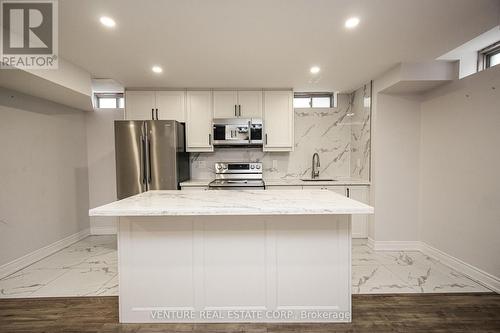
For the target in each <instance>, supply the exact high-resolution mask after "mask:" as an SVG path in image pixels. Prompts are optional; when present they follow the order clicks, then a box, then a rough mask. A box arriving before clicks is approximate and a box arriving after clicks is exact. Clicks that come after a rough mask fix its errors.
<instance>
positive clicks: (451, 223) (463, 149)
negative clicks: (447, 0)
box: [420, 66, 500, 277]
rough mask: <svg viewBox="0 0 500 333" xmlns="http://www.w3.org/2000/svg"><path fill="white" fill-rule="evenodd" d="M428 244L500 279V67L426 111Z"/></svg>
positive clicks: (432, 101)
mask: <svg viewBox="0 0 500 333" xmlns="http://www.w3.org/2000/svg"><path fill="white" fill-rule="evenodd" d="M421 110H422V111H421V112H422V113H421V114H422V116H421V133H422V136H421V137H422V141H421V146H420V148H421V150H420V156H421V170H420V179H421V188H420V201H421V204H420V224H421V225H420V238H421V240H422V241H423V242H425V243H428V244H430V245H431V246H433V247H436V248H438V249H439V250H441V251H444V252H446V253H448V254H450V255H452V256H454V257H456V258H459V259H461V260H463V261H465V262H467V263H469V264H471V265H474V266H476V267H478V268H480V269H482V270H484V271H486V272H488V273H489V274H492V275H494V276H497V277H500V259H499V258H498V255H499V254H500V175H499V172H500V153H499V152H500V66H497V67H496V68H495V67H494V68H491V69H489V70H486V71H483V72H480V73H478V74H474V75H471V76H469V77H467V78H464V79H462V80H459V81H455V82H453V83H452V84H449V85H447V86H444V87H441V88H439V89H436V90H434V91H432V92H431V93H430V94H427V95H426V96H425V101H424V102H423V103H422V106H421Z"/></svg>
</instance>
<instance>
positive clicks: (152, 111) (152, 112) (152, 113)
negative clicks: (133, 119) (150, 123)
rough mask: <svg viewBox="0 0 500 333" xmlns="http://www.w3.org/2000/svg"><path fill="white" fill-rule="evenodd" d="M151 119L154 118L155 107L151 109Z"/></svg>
mask: <svg viewBox="0 0 500 333" xmlns="http://www.w3.org/2000/svg"><path fill="white" fill-rule="evenodd" d="M151 120H155V109H151Z"/></svg>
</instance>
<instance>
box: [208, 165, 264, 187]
mask: <svg viewBox="0 0 500 333" xmlns="http://www.w3.org/2000/svg"><path fill="white" fill-rule="evenodd" d="M208 187H209V189H211V190H264V189H265V184H264V180H263V179H262V163H260V162H252V163H238V162H217V163H215V180H213V181H212V182H211V183H210V184H208Z"/></svg>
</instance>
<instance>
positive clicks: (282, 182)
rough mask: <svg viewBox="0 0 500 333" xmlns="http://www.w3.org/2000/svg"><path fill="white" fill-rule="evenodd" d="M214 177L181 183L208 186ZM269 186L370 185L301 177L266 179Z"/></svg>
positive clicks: (350, 180) (359, 181)
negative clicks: (310, 179)
mask: <svg viewBox="0 0 500 333" xmlns="http://www.w3.org/2000/svg"><path fill="white" fill-rule="evenodd" d="M212 180H213V179H190V180H186V181H184V182H182V183H181V184H180V185H181V186H185V187H189V186H192V187H196V186H208V183H210V182H211V181H212ZM264 182H265V183H266V185H268V186H313V185H319V186H329V185H330V186H347V185H365V186H368V185H370V182H369V181H367V180H361V179H338V180H334V181H331V180H325V181H303V180H301V179H264Z"/></svg>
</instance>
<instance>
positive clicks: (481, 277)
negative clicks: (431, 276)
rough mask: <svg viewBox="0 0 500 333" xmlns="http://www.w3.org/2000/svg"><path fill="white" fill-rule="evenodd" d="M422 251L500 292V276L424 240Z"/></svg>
mask: <svg viewBox="0 0 500 333" xmlns="http://www.w3.org/2000/svg"><path fill="white" fill-rule="evenodd" d="M421 252H422V253H424V254H425V255H428V256H429V257H432V258H434V259H437V260H439V261H440V262H442V263H443V264H445V265H447V266H450V267H451V268H453V269H454V270H456V271H459V272H460V273H462V274H464V275H466V276H468V277H469V278H471V279H472V280H474V281H477V282H478V283H480V284H482V285H483V286H485V287H486V288H489V289H491V290H493V291H494V292H496V293H497V294H500V278H499V277H496V276H493V275H491V274H490V273H487V272H485V271H483V270H482V269H479V268H477V267H475V266H472V265H470V264H468V263H466V262H464V261H462V260H460V259H458V258H456V257H454V256H452V255H450V254H448V253H446V252H443V251H441V250H438V249H436V248H435V247H432V246H431V245H429V244H426V243H423V242H422V250H421Z"/></svg>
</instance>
